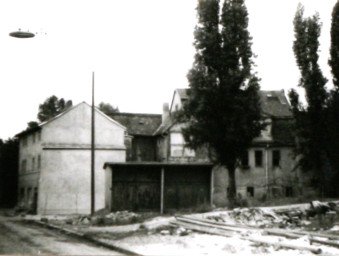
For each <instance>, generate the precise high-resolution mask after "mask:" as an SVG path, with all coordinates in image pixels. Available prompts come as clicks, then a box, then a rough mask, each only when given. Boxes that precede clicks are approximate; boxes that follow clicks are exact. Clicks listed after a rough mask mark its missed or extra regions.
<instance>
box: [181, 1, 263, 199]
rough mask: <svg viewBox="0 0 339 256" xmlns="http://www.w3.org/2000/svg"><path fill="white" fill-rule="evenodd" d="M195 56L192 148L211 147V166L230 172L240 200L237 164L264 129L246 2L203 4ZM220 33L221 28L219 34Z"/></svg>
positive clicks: (189, 120)
mask: <svg viewBox="0 0 339 256" xmlns="http://www.w3.org/2000/svg"><path fill="white" fill-rule="evenodd" d="M197 12H198V25H197V26H196V29H195V43H194V45H195V48H196V55H195V61H194V63H193V67H192V69H191V70H190V71H189V73H188V81H189V86H190V90H189V95H188V96H189V97H188V101H187V103H186V104H185V105H184V107H183V111H182V113H181V116H182V118H183V119H182V120H183V121H185V122H186V127H185V128H184V129H183V135H184V138H185V140H186V142H187V145H188V146H189V147H190V148H192V149H197V148H199V147H204V146H205V147H208V148H209V149H211V151H212V154H211V155H212V159H211V160H212V161H214V162H215V163H216V164H219V165H221V166H224V167H226V168H227V170H228V176H229V184H228V186H229V190H228V198H229V200H230V201H231V202H232V201H233V200H234V198H235V195H236V180H235V169H236V167H237V163H238V159H240V158H241V156H243V155H244V152H245V151H246V150H247V149H248V147H249V146H250V145H251V143H252V140H253V138H255V137H256V136H258V135H260V131H261V130H262V129H263V128H264V124H263V123H262V119H261V113H260V111H261V108H260V101H259V96H258V90H259V83H258V82H259V79H258V78H257V77H256V76H255V75H254V74H253V73H252V72H251V67H252V64H253V61H252V57H253V54H252V51H251V37H250V35H249V32H248V30H247V26H248V13H247V9H246V6H245V4H244V0H226V1H225V2H224V4H223V8H222V14H221V17H220V15H219V12H220V7H219V1H218V0H199V2H198V7H197ZM219 28H221V29H219Z"/></svg>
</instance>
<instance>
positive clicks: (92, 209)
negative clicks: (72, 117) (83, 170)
mask: <svg viewBox="0 0 339 256" xmlns="http://www.w3.org/2000/svg"><path fill="white" fill-rule="evenodd" d="M94 113H95V112H94V72H93V73H92V124H91V215H93V214H94V211H95V172H94V170H95V116H94Z"/></svg>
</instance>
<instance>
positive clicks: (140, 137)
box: [110, 113, 162, 162]
mask: <svg viewBox="0 0 339 256" xmlns="http://www.w3.org/2000/svg"><path fill="white" fill-rule="evenodd" d="M110 117H111V118H112V119H114V120H116V121H117V122H119V123H120V124H122V125H123V126H125V127H126V128H127V136H126V137H125V145H126V149H127V151H126V161H128V162H130V161H139V162H140V161H155V160H156V143H157V140H156V138H155V137H154V136H153V133H154V131H155V130H156V129H157V128H158V127H159V125H160V124H161V118H162V117H161V115H157V114H137V113H114V114H110Z"/></svg>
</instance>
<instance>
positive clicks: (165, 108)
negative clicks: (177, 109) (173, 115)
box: [161, 103, 169, 122]
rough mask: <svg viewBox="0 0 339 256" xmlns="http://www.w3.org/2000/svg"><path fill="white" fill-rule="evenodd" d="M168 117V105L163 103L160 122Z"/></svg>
mask: <svg viewBox="0 0 339 256" xmlns="http://www.w3.org/2000/svg"><path fill="white" fill-rule="evenodd" d="M168 117H169V105H168V103H164V104H163V105H162V118H161V120H162V122H164V121H165V120H166V119H167V118H168Z"/></svg>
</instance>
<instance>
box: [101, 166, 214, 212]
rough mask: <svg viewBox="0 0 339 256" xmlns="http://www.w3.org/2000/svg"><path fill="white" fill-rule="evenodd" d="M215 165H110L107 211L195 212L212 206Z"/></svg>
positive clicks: (108, 169) (107, 170)
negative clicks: (182, 210) (191, 210)
mask: <svg viewBox="0 0 339 256" xmlns="http://www.w3.org/2000/svg"><path fill="white" fill-rule="evenodd" d="M212 167H213V165H212V164H208V163H206V164H197V163H164V162H163V163H161V162H134V163H133V162H126V163H106V164H105V166H104V169H105V173H106V192H107V194H106V204H105V206H106V208H107V209H110V210H113V211H116V210H132V211H150V210H151V211H160V212H161V213H163V212H164V211H166V212H168V211H172V210H178V209H192V208H196V207H199V206H201V205H211V203H212V197H211V195H212V188H213V184H212V182H213V179H212V178H213V177H212V175H211V174H212Z"/></svg>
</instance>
